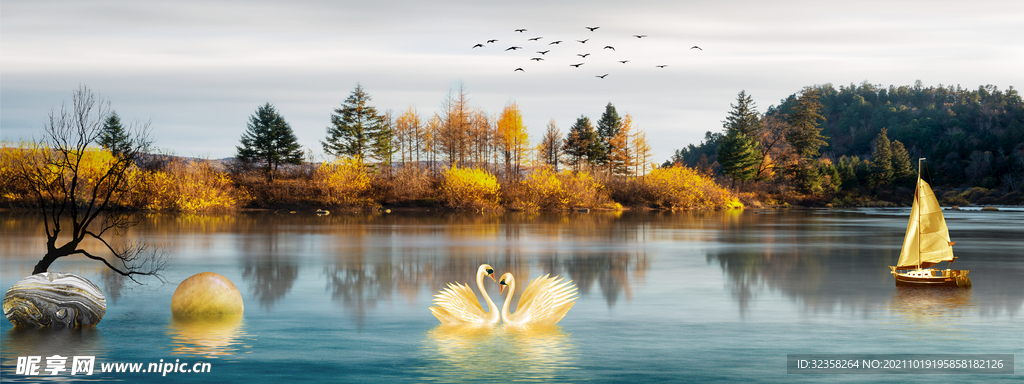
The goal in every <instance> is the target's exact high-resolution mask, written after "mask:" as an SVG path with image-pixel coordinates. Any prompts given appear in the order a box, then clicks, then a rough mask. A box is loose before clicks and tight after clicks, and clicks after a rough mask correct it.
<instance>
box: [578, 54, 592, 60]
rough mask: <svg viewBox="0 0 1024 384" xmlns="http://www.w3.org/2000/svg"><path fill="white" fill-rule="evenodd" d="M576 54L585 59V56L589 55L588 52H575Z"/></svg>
mask: <svg viewBox="0 0 1024 384" xmlns="http://www.w3.org/2000/svg"><path fill="white" fill-rule="evenodd" d="M576 56H579V57H582V58H584V59H586V58H587V56H590V54H589V53H577V54H576Z"/></svg>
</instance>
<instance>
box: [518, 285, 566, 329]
mask: <svg viewBox="0 0 1024 384" xmlns="http://www.w3.org/2000/svg"><path fill="white" fill-rule="evenodd" d="M563 280H564V279H562V278H559V277H558V276H555V277H550V275H544V276H541V277H538V278H536V279H533V281H531V282H530V284H529V285H527V286H526V290H525V291H523V295H522V296H520V297H519V306H518V308H519V309H518V310H516V312H515V313H513V314H512V315H511V317H512V321H513V322H515V323H520V324H531V325H535V324H554V323H557V322H558V321H559V320H562V318H563V317H565V314H566V313H568V312H569V308H572V306H573V304H575V301H576V298H578V296H576V284H573V283H572V281H571V280H570V281H563Z"/></svg>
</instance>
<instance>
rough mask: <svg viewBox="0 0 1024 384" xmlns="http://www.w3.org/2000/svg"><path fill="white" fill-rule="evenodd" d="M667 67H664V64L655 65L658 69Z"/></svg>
mask: <svg viewBox="0 0 1024 384" xmlns="http://www.w3.org/2000/svg"><path fill="white" fill-rule="evenodd" d="M667 66H668V65H665V64H662V65H655V67H658V68H665V67H667Z"/></svg>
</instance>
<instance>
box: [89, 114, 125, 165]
mask: <svg viewBox="0 0 1024 384" xmlns="http://www.w3.org/2000/svg"><path fill="white" fill-rule="evenodd" d="M97 143H98V144H99V145H100V146H102V147H103V148H106V149H107V150H109V151H110V152H111V153H113V154H115V155H121V154H123V153H125V152H127V151H128V150H129V149H130V148H131V145H132V143H131V140H129V138H128V132H125V129H124V127H122V126H121V118H120V117H118V116H117V112H110V116H108V117H107V119H106V120H105V121H104V122H103V129H102V130H101V131H100V136H99V140H97Z"/></svg>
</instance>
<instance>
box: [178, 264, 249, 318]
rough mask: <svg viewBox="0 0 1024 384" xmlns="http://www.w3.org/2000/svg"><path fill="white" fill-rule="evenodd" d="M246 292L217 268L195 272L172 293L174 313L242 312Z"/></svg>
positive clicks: (210, 314) (190, 315) (213, 314)
mask: <svg viewBox="0 0 1024 384" xmlns="http://www.w3.org/2000/svg"><path fill="white" fill-rule="evenodd" d="M244 311H245V306H244V304H243V303H242V294H241V293H239V292H238V288H236V287H235V284H234V283H232V282H231V280H228V278H226V277H224V276H221V275H219V274H217V273H213V272H203V273H198V274H195V275H193V276H192V277H189V278H187V279H185V281H182V282H181V284H178V288H177V289H175V290H174V296H172V297H171V314H173V315H174V317H175V318H179V319H203V318H217V317H221V316H225V315H241V314H242V313H243V312H244Z"/></svg>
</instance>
